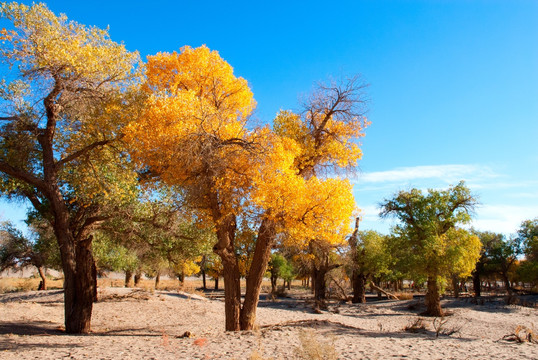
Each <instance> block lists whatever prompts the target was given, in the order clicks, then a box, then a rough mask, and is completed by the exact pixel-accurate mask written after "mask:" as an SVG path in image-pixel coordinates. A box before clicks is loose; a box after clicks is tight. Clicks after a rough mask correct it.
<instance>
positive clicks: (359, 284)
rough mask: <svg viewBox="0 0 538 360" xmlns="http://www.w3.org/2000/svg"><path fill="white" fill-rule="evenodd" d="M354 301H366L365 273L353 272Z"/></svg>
mask: <svg viewBox="0 0 538 360" xmlns="http://www.w3.org/2000/svg"><path fill="white" fill-rule="evenodd" d="M351 302H352V303H354V304H356V303H362V304H364V303H365V302H366V275H365V274H363V273H360V274H357V273H354V274H353V299H352V300H351Z"/></svg>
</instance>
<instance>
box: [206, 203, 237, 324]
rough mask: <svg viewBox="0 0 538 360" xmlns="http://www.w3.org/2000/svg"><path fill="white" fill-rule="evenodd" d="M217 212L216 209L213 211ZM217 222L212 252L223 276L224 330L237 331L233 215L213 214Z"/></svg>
mask: <svg viewBox="0 0 538 360" xmlns="http://www.w3.org/2000/svg"><path fill="white" fill-rule="evenodd" d="M215 212H216V213H217V211H215ZM214 219H215V223H216V224H217V243H216V244H215V246H214V247H213V252H214V253H215V254H217V255H218V256H220V258H221V261H222V268H223V274H222V275H223V278H224V315H225V318H226V331H239V330H240V329H241V327H240V324H239V317H240V314H241V283H240V272H239V264H238V262H237V258H236V257H235V247H234V241H235V230H236V224H235V217H234V216H231V215H230V216H228V217H226V218H221V217H217V216H214Z"/></svg>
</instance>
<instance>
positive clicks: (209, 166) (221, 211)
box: [127, 46, 353, 331]
mask: <svg viewBox="0 0 538 360" xmlns="http://www.w3.org/2000/svg"><path fill="white" fill-rule="evenodd" d="M146 75H147V83H146V84H145V86H144V88H145V89H146V91H147V93H148V100H147V102H146V106H145V109H144V112H143V116H142V119H141V121H139V122H137V123H133V124H132V125H131V126H130V128H129V133H128V135H127V140H128V141H129V142H130V147H131V155H132V158H133V159H134V160H135V161H136V162H137V164H138V165H139V166H140V168H141V170H145V171H146V173H148V174H152V175H154V176H156V177H157V178H158V179H159V180H161V181H163V182H165V183H167V184H169V185H175V186H178V187H180V188H181V189H182V191H184V193H185V197H186V203H188V204H189V206H190V208H191V209H192V210H193V212H195V214H196V217H197V218H198V219H200V220H201V221H202V222H207V223H210V224H212V227H213V229H214V231H215V234H216V242H215V244H214V247H213V251H214V252H215V253H216V254H217V255H218V256H219V257H220V259H221V262H222V267H223V277H224V283H225V314H226V329H227V330H232V331H235V330H240V329H244V330H247V329H252V327H253V326H254V321H255V315H256V307H257V304H258V299H259V293H260V289H261V282H262V279H263V275H264V273H265V270H266V267H267V263H268V261H269V257H270V252H271V248H272V246H273V244H274V242H275V240H276V237H277V234H278V232H279V231H283V230H282V229H284V228H286V229H288V231H289V230H291V231H295V232H296V233H298V232H300V231H307V233H308V234H313V233H314V228H315V226H317V229H318V230H317V231H318V232H320V233H321V234H322V235H326V236H327V237H331V236H333V237H335V236H336V235H335V234H337V233H338V232H339V230H335V229H337V228H339V227H343V224H344V223H345V222H347V218H349V215H350V214H351V210H352V207H353V205H350V204H352V195H351V186H350V184H349V183H348V182H346V181H343V180H340V179H319V178H315V177H310V178H305V177H303V176H301V175H300V174H299V173H301V172H307V170H302V169H298V167H297V165H298V163H299V162H298V161H296V158H297V156H298V154H300V144H299V143H298V142H297V141H296V140H295V139H293V138H290V137H285V136H281V135H280V134H278V132H275V131H272V130H271V129H269V128H268V127H263V128H255V129H249V128H248V119H249V116H250V114H251V112H252V111H253V109H254V107H255V104H256V103H255V101H254V99H253V96H252V92H251V91H250V89H249V87H248V84H247V82H246V81H245V80H244V79H242V78H238V77H236V76H235V75H234V74H233V69H232V68H231V66H230V65H229V64H227V63H226V62H225V61H224V60H223V59H222V58H221V57H220V56H219V54H218V53H217V52H215V51H210V50H209V49H208V48H207V47H205V46H202V47H200V48H196V49H192V48H190V47H184V48H183V49H182V50H181V52H180V53H172V54H165V53H161V54H157V55H155V56H153V57H149V58H148V64H147V71H146ZM341 104H342V106H344V103H343V102H342V103H341ZM348 105H349V104H345V106H348ZM335 107H336V108H339V106H338V103H337V104H335ZM336 113H337V112H336V110H335V109H333V111H332V112H331V113H330V114H326V115H327V118H326V119H325V120H324V122H323V123H321V124H319V126H318V127H317V129H318V130H317V131H316V136H317V137H318V138H319V139H322V138H325V137H327V138H329V137H330V135H327V134H326V133H325V132H324V131H323V130H324V129H325V128H328V124H331V126H333V127H335V126H334V125H333V122H335V121H336V120H331V119H332V118H333V117H335V114H336ZM316 119H317V117H316ZM335 119H336V117H335ZM316 121H317V120H316ZM346 134H347V133H346ZM331 139H332V138H331ZM331 141H332V140H331ZM346 146H347V145H346ZM328 151H329V149H326V150H325V152H328ZM321 158H322V159H325V158H329V157H328V156H327V155H325V157H321ZM333 160H334V158H333V157H330V159H329V160H327V161H333ZM306 168H309V169H310V168H311V166H310V165H308V166H306V165H305V169H306ZM349 199H351V201H350V200H349ZM332 203H334V204H336V205H330V204H332ZM322 205H323V206H322ZM325 205H329V206H325ZM338 205H342V206H338ZM328 209H331V210H334V212H333V213H330V212H329V210H328ZM245 219H249V221H251V222H252V224H255V226H252V227H253V228H255V229H256V230H255V235H256V236H255V245H254V251H253V253H252V261H251V262H250V265H249V266H248V270H247V275H246V283H247V285H246V293H245V297H244V301H242V300H241V288H240V281H239V280H240V276H241V269H240V259H239V258H238V256H237V253H236V240H237V239H236V235H237V230H238V225H237V224H241V223H242V222H243V221H244V220H245ZM250 219H252V220H250ZM322 222H323V226H318V225H319V224H321V223H322Z"/></svg>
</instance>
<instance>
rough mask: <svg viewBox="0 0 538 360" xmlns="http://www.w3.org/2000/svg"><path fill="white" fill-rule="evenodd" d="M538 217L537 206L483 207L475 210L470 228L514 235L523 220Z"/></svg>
mask: <svg viewBox="0 0 538 360" xmlns="http://www.w3.org/2000/svg"><path fill="white" fill-rule="evenodd" d="M537 216H538V205H534V206H532V205H530V206H514V205H484V206H480V207H479V208H478V209H477V210H476V216H475V219H474V220H473V222H472V226H473V227H475V228H476V229H478V230H482V231H493V232H498V233H503V234H505V235H509V234H514V233H515V232H516V231H517V230H518V229H519V226H520V225H521V223H522V222H523V221H524V220H528V219H534V218H536V217H537Z"/></svg>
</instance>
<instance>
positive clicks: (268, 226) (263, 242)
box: [240, 219, 276, 330]
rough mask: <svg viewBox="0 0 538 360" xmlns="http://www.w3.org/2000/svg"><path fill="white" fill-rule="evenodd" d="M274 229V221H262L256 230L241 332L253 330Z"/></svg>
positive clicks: (241, 320) (241, 316)
mask: <svg viewBox="0 0 538 360" xmlns="http://www.w3.org/2000/svg"><path fill="white" fill-rule="evenodd" d="M275 227H276V224H275V223H274V221H272V220H266V219H264V220H262V223H261V225H260V228H259V229H258V239H257V241H256V247H255V248H254V256H253V257H252V263H251V265H250V269H249V271H248V274H247V286H246V292H245V300H244V302H243V307H242V309H241V315H240V326H241V330H252V329H253V328H254V324H255V321H256V308H257V307H258V301H259V299H260V290H261V287H262V280H263V275H264V274H265V270H266V269H267V264H268V263H269V259H270V257H271V247H272V246H273V242H274V239H275V235H276V230H275ZM275 282H276V281H275Z"/></svg>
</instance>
